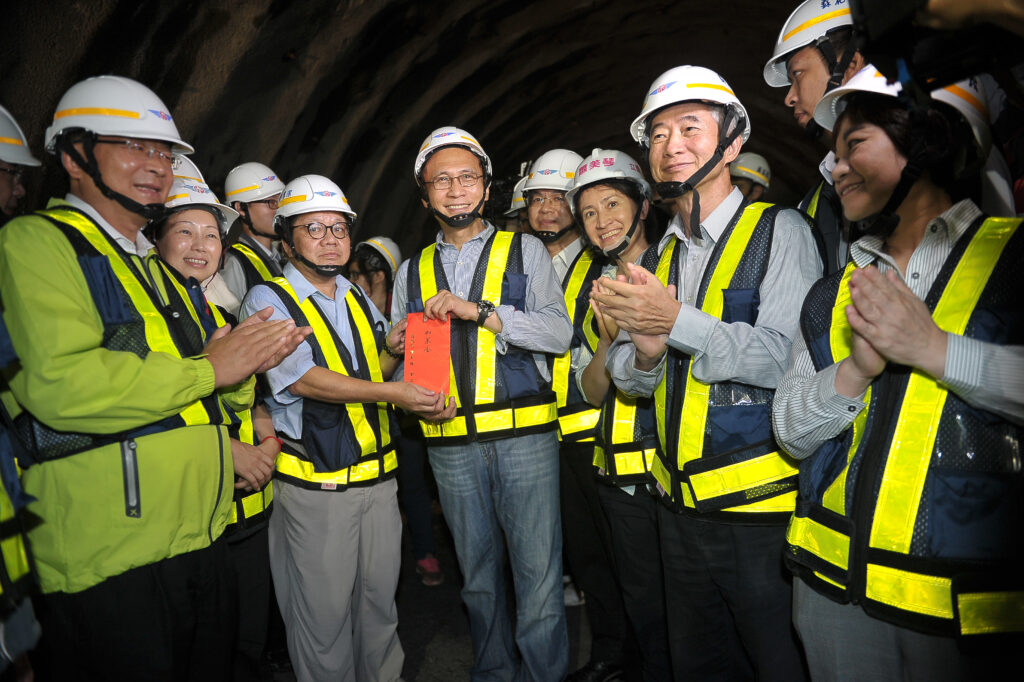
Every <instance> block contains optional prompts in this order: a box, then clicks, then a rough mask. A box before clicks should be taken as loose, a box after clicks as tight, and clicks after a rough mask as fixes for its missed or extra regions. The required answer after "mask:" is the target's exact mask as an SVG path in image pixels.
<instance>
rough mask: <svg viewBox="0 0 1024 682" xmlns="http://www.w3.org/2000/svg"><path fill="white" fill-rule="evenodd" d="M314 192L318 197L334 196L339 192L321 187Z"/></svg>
mask: <svg viewBox="0 0 1024 682" xmlns="http://www.w3.org/2000/svg"><path fill="white" fill-rule="evenodd" d="M313 194H315V195H317V196H318V197H333V196H336V195H337V194H338V193H337V192H332V191H330V190H329V189H321V190H317V191H316V192H313Z"/></svg>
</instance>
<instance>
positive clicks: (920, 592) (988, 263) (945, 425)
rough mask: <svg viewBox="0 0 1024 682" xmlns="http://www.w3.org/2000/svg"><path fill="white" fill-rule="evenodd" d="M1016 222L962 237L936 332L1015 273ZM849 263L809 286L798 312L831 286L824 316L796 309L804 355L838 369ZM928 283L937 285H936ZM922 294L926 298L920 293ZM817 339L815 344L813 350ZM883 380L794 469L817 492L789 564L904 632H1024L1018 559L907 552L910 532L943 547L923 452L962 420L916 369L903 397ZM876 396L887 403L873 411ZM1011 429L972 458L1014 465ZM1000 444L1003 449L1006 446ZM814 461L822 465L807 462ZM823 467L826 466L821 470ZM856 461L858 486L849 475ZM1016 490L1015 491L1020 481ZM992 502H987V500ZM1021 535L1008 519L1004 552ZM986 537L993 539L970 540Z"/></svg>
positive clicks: (797, 525)
mask: <svg viewBox="0 0 1024 682" xmlns="http://www.w3.org/2000/svg"><path fill="white" fill-rule="evenodd" d="M1020 223H1021V220H1020V219H1019V218H990V219H988V220H987V221H985V222H984V223H983V224H982V225H981V226H980V227H979V228H978V230H977V231H976V232H975V233H974V235H973V236H971V237H967V236H965V237H963V238H962V239H961V243H965V242H966V248H965V249H964V250H963V252H962V255H961V256H960V258H959V261H958V262H955V269H954V270H953V271H952V274H951V275H950V276H949V279H948V281H947V282H946V284H945V286H944V288H943V289H942V290H941V296H940V297H939V298H938V300H937V301H936V302H935V304H934V310H933V312H932V319H933V320H934V321H935V323H936V324H937V325H938V326H939V327H940V328H941V329H943V330H944V331H947V332H950V333H953V334H958V335H963V334H964V332H965V330H966V329H967V327H968V323H969V322H970V321H971V318H972V316H973V315H974V314H975V312H976V309H977V308H978V305H979V300H981V299H982V294H983V292H984V291H985V289H986V286H987V285H989V284H990V278H991V277H992V276H993V272H994V271H995V270H996V266H997V265H1001V266H1002V267H1003V268H1004V270H1005V274H1004V277H1006V278H1007V279H1011V278H1013V277H1015V275H1013V274H1009V273H1010V270H1012V269H1013V267H1014V266H1013V264H1014V263H1017V262H1019V258H1020V254H1021V251H1022V249H1021V248H1020V246H1019V244H1020V242H1019V241H1018V247H1017V248H1016V249H1015V251H1014V252H1013V253H1011V254H1009V255H1008V256H1006V257H1005V258H1003V259H1002V260H1001V257H1002V256H1003V255H1004V251H1005V250H1006V248H1007V245H1008V244H1009V243H1010V241H1011V239H1012V238H1013V236H1014V234H1015V233H1016V230H1017V228H1018V226H1019V225H1020ZM958 246H959V245H958ZM956 253H957V252H956V250H954V256H951V258H950V259H949V260H947V267H948V264H949V263H951V262H954V261H953V258H954V257H955V254H956ZM856 268H857V266H856V264H855V263H853V262H851V263H849V264H848V265H847V266H846V269H845V271H844V272H843V273H842V274H841V276H840V275H839V274H838V273H837V275H835V276H833V277H830V278H828V279H825V280H821V281H819V283H818V284H817V285H816V286H815V288H814V289H812V292H811V293H810V294H809V295H808V305H811V302H812V301H814V302H815V303H823V304H824V305H829V301H828V300H827V299H824V298H818V296H817V294H818V292H822V294H823V295H828V291H829V289H828V287H832V288H833V289H832V290H834V291H835V293H834V296H833V297H831V306H832V309H831V315H825V316H821V317H820V318H819V317H817V316H816V315H815V314H814V310H811V309H808V308H806V307H805V310H804V314H803V317H804V318H805V319H804V320H802V323H803V325H804V328H805V330H806V331H807V333H809V334H812V338H811V339H808V343H809V345H808V348H809V349H810V351H811V353H812V358H813V359H814V361H815V366H816V367H818V366H819V365H824V366H828V364H832V363H833V362H840V361H842V360H843V359H844V358H846V357H848V356H849V355H850V349H851V331H850V327H849V322H848V320H847V318H846V312H845V309H846V307H847V306H848V305H849V304H850V291H849V280H850V276H851V275H852V274H853V272H854V271H855V270H856ZM944 270H945V267H944ZM1007 274H1008V275H1009V276H1008V277H1007ZM940 276H941V275H940ZM837 278H838V286H837V283H836V281H837ZM937 284H938V285H940V286H941V282H939V281H937ZM935 290H936V289H935V287H933V292H934V291H935ZM932 296H933V294H931V293H930V294H929V297H928V298H929V299H932ZM817 309H819V310H820V308H817ZM1018 309H1019V306H1018ZM819 319H820V322H818V323H817V324H818V325H820V324H821V323H825V324H828V323H829V320H830V321H831V322H830V326H829V328H828V329H827V330H824V332H825V333H824V334H819V333H817V332H819V331H822V330H821V329H816V328H815V326H814V325H815V322H814V321H815V320H819ZM812 330H814V331H812ZM818 339H820V340H821V341H822V345H819V344H818V343H815V341H816V340H818ZM826 347H827V350H826ZM816 353H817V354H818V355H817V357H816V356H815V354H816ZM830 361H831V362H830ZM826 363H827V364H826ZM890 380H893V381H894V380H896V376H895V375H894V374H893V373H892V371H891V370H889V369H887V370H886V371H885V372H883V374H882V375H881V376H880V377H878V378H876V380H875V381H874V382H873V383H872V386H871V387H869V388H868V391H867V394H866V395H865V403H866V407H865V409H864V410H862V411H861V413H860V414H858V415H857V417H856V419H855V420H854V421H853V424H852V425H851V428H850V429H848V431H847V432H846V433H844V434H842V435H841V436H839V437H837V438H836V439H833V440H831V441H827V442H826V443H825V444H823V446H822V447H821V448H819V450H818V451H817V452H816V453H815V454H814V455H812V456H811V457H810V458H808V459H807V460H805V463H804V464H803V465H802V466H801V489H802V490H804V489H806V490H808V491H822V492H821V493H820V496H819V495H818V493H814V495H815V497H814V499H805V498H804V497H802V499H801V501H800V505H799V506H798V511H797V513H796V514H795V515H794V516H793V518H792V520H791V521H790V524H789V527H788V529H787V532H786V541H787V544H788V547H787V551H786V558H787V563H788V564H789V565H790V567H791V568H792V569H793V570H794V571H795V572H797V574H798V575H799V576H800V577H801V578H802V579H803V580H804V581H805V582H807V583H808V584H809V585H811V586H812V587H814V588H815V589H817V590H818V591H820V592H822V593H823V594H826V595H828V596H830V597H832V598H833V599H836V600H838V601H841V602H846V601H850V600H856V601H858V602H859V603H861V604H862V606H863V608H864V609H865V611H867V612H869V613H871V614H872V615H874V616H876V617H878V618H881V619H883V620H887V621H890V622H895V623H897V624H900V625H904V626H906V627H911V628H914V629H919V630H923V631H928V632H935V633H939V634H945V635H958V634H959V635H972V634H985V633H995V632H1024V579H1022V578H1021V576H1022V575H1024V573H1022V571H1021V566H1020V564H1019V559H1017V560H1007V559H997V558H993V559H992V560H989V561H986V560H985V559H984V557H981V556H975V557H964V558H963V559H956V558H944V557H942V556H928V553H927V552H923V551H921V550H920V549H917V550H914V549H913V548H912V545H914V546H918V547H919V544H920V542H921V539H920V538H915V534H922V533H923V534H924V535H925V537H926V539H928V538H932V537H935V538H937V541H936V542H938V543H939V544H941V541H943V540H946V538H943V537H942V536H941V533H942V531H941V530H937V529H936V528H935V527H934V526H935V524H934V523H928V524H926V527H925V528H923V529H922V528H921V527H920V523H919V517H920V516H921V515H922V514H924V513H925V511H924V509H925V505H926V504H928V501H927V497H928V496H927V495H926V493H925V491H926V490H927V489H928V483H929V478H930V477H934V476H935V475H936V468H935V467H936V464H933V455H934V453H936V451H937V450H938V448H939V446H938V444H937V437H941V435H942V434H943V432H944V431H946V430H952V431H953V432H955V433H956V434H957V438H965V437H967V434H969V429H970V424H969V420H968V419H966V418H965V417H964V416H963V415H962V414H959V413H958V412H957V411H956V409H955V408H956V403H953V404H952V405H953V408H954V410H953V411H952V412H951V413H948V414H947V412H946V407H947V401H949V400H951V398H952V396H951V394H950V392H949V390H948V389H947V388H945V387H944V386H943V385H942V384H941V383H940V382H939V381H938V380H936V379H934V378H932V377H930V376H928V375H927V374H926V373H924V372H922V371H920V370H916V369H915V370H913V371H912V372H910V374H909V378H904V377H903V376H902V373H900V376H899V380H900V381H902V382H905V389H903V390H902V395H900V393H899V387H898V386H894V385H892V384H889V383H887V382H889V381H890ZM880 392H881V393H880ZM885 396H891V397H892V398H894V399H897V400H895V401H894V400H892V399H890V398H887V397H885ZM880 400H886V402H885V403H884V404H880V403H879V401H880ZM968 409H971V408H968ZM984 428H986V429H988V430H990V431H991V430H992V429H994V428H995V426H992V425H990V424H988V423H986V424H985V427H984ZM1015 433H1016V435H1013V434H1012V433H1011V432H1007V433H1004V434H1003V435H1002V436H999V435H998V434H997V435H996V436H994V437H995V438H996V440H998V441H1001V443H994V444H990V447H988V448H985V447H984V446H983V447H982V448H979V449H987V450H988V453H981V452H979V453H978V457H977V459H979V460H981V459H983V458H984V457H988V458H990V459H991V458H993V457H995V456H996V450H997V448H1000V447H1002V448H1004V449H1005V448H1009V449H1010V450H1011V451H1012V452H1013V456H1016V457H1017V458H1018V466H1019V457H1020V455H1019V443H1020V435H1021V429H1019V428H1016V429H1015ZM1006 439H1011V440H1012V441H1013V442H1012V443H1010V444H1006ZM954 442H958V441H954ZM964 442H966V443H971V442H972V441H970V440H965V441H964ZM935 456H937V457H938V458H939V461H938V466H941V465H942V463H943V461H945V460H949V459H951V458H952V457H953V456H954V455H953V453H951V452H946V453H943V454H941V455H935ZM819 458H827V459H822V461H820V462H818V461H816V460H818V459H819ZM968 459H976V458H975V457H973V456H968ZM827 463H832V465H831V466H825V464H827ZM854 464H856V466H857V471H858V474H857V476H856V479H854V477H851V476H850V471H851V465H854ZM991 466H992V465H991V464H982V463H980V462H979V464H978V469H979V471H982V472H986V471H988V472H991V471H998V469H987V468H988V467H991ZM957 473H958V474H959V473H960V471H959V470H957ZM1003 476H1004V478H1005V477H1010V478H1013V477H1017V478H1019V476H1020V474H1019V468H1018V473H1016V474H1003ZM965 480H966V479H965ZM995 480H996V479H993V482H994V481H995ZM876 481H877V483H876ZM991 485H992V483H990V484H989V486H990V487H989V490H991V489H992V488H991ZM1016 489H1017V491H1018V492H1017V493H1016V494H1018V495H1019V494H1020V492H1019V491H1020V486H1017V488H1016ZM932 494H933V495H934V494H935V493H934V492H933V493H932ZM958 494H959V495H967V496H970V497H972V498H974V499H977V500H981V501H982V503H984V500H985V496H986V495H989V496H991V495H993V493H991V492H988V491H987V490H986V488H985V487H984V486H979V487H977V488H972V489H971V491H970V492H966V493H958ZM996 495H998V493H996ZM990 502H991V504H996V503H997V500H991V501H990ZM986 504H987V503H986ZM966 514H967V510H965V509H960V510H958V511H956V512H955V515H956V516H957V519H956V521H954V523H955V524H956V525H957V526H958V530H959V533H960V534H962V535H964V536H968V537H970V536H972V535H973V534H975V533H978V531H979V528H978V527H977V526H972V525H971V523H970V521H969V520H968V517H967V516H966ZM926 518H927V517H926ZM1021 532H1024V523H1021V522H1020V519H1019V518H1018V519H1017V526H1016V528H1006V529H1004V532H1003V534H1004V536H1005V538H1004V540H1005V544H1006V546H1007V547H1010V546H1011V545H1012V543H1016V546H1018V547H1019V546H1020V544H1021V542H1022V540H1021ZM986 541H987V542H992V540H991V539H988V540H982V541H979V542H986ZM997 544H1002V543H997ZM1018 556H1019V554H1018Z"/></svg>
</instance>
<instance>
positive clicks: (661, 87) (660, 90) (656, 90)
mask: <svg viewBox="0 0 1024 682" xmlns="http://www.w3.org/2000/svg"><path fill="white" fill-rule="evenodd" d="M678 82H679V81H672V82H671V83H664V84H662V85H659V86H658V87H656V88H654V89H653V90H651V91H650V92H649V93H647V96H648V97H650V96H652V95H658V94H661V93H663V92H665V91H666V90H668V89H669V88H671V87H672V86H673V85H675V84H676V83H678Z"/></svg>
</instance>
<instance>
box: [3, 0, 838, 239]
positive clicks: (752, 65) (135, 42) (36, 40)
mask: <svg viewBox="0 0 1024 682" xmlns="http://www.w3.org/2000/svg"><path fill="white" fill-rule="evenodd" d="M5 4H7V5H8V7H7V11H6V12H5V15H6V17H5V22H4V24H3V26H2V27H0V36H2V43H0V44H2V45H3V49H2V52H0V54H2V56H0V103H3V104H4V105H5V106H6V107H7V108H8V109H9V110H11V111H12V112H13V113H14V115H15V116H16V117H17V118H18V120H19V122H20V123H21V125H22V127H23V128H24V129H25V132H26V134H27V135H28V137H29V140H30V141H31V143H32V146H33V149H34V151H35V152H36V154H37V155H39V154H42V149H41V148H42V135H43V131H44V130H45V128H46V126H47V125H48V123H49V119H50V117H51V116H52V112H53V110H54V108H55V107H56V104H57V101H58V99H59V98H60V96H61V94H63V92H64V91H65V90H66V89H67V88H68V87H70V86H71V85H72V84H73V83H75V82H77V81H78V80H81V79H82V78H85V77H87V76H91V75H98V74H103V73H114V74H119V75H125V76H130V77H132V78H136V79H138V80H140V81H142V82H143V83H146V84H147V85H149V86H150V87H151V88H152V89H153V90H155V91H156V92H157V93H158V94H159V95H160V96H161V98H162V99H163V100H164V102H165V103H166V104H167V105H168V106H169V107H170V109H171V111H172V112H173V113H174V116H175V118H176V122H177V125H178V128H179V130H180V131H181V133H182V135H183V136H184V139H186V140H189V141H190V142H191V143H192V144H193V145H194V146H195V147H196V154H195V155H194V156H193V159H194V160H195V161H196V163H197V164H198V165H199V167H200V168H201V169H202V170H203V172H204V174H205V175H206V177H207V179H208V180H209V181H210V183H211V184H212V185H213V186H214V188H215V189H220V187H221V186H222V183H223V178H224V176H225V174H226V173H227V171H228V170H230V169H231V168H232V167H233V166H234V165H236V164H238V163H240V162H242V161H253V160H257V161H262V162H264V163H267V164H268V165H270V166H271V167H273V168H274V169H275V170H277V172H278V173H279V174H280V175H282V176H284V177H285V178H290V177H293V176H295V175H298V174H302V173H321V174H324V175H328V176H330V177H332V178H333V179H334V180H335V181H337V182H338V184H339V185H341V187H342V188H343V189H344V190H345V192H346V194H348V196H349V198H350V200H351V201H352V204H353V206H354V207H355V208H356V210H357V211H358V212H359V213H360V214H361V222H362V227H361V228H360V234H361V236H363V237H365V236H368V235H370V234H385V235H389V236H392V237H394V238H395V239H396V241H398V243H399V245H400V246H401V247H402V249H403V250H404V251H405V252H406V253H408V252H409V249H412V248H413V247H414V246H417V245H418V244H419V243H421V241H422V240H423V239H424V237H425V235H427V234H433V229H434V228H433V226H432V224H431V223H430V221H429V219H428V217H427V214H426V212H425V211H424V210H423V209H422V208H421V207H420V205H419V201H418V199H417V195H416V188H415V185H414V183H413V181H412V171H411V169H412V162H413V158H414V157H415V154H416V151H417V149H418V146H419V144H420V142H421V141H422V140H423V138H424V137H425V136H426V135H427V133H429V132H430V131H431V130H432V129H433V128H435V127H438V126H441V125H446V124H455V125H459V126H462V127H464V128H466V129H468V130H470V131H471V132H473V133H474V134H475V135H476V136H477V137H478V138H479V139H480V140H481V141H482V143H483V144H484V147H485V148H486V149H487V150H488V153H489V154H490V155H491V157H492V159H493V160H494V163H495V167H496V168H495V170H496V175H497V178H498V183H497V184H496V186H495V189H494V190H493V191H492V203H495V204H497V202H500V203H501V204H503V205H502V206H500V208H504V207H505V206H507V194H506V193H505V192H507V191H508V188H509V187H510V185H511V182H514V179H515V176H516V175H517V173H518V170H519V164H520V162H521V161H525V160H527V159H531V158H536V156H537V155H538V154H540V153H541V152H543V151H545V150H547V149H550V148H552V147H567V148H571V149H575V150H576V151H578V152H580V153H581V154H583V155H586V154H587V153H589V151H590V149H591V148H592V147H598V146H599V147H612V148H620V149H624V150H626V151H628V152H629V153H631V154H637V153H638V150H637V148H636V145H635V143H634V142H633V141H632V139H631V138H630V137H629V135H628V125H629V123H630V122H631V121H632V119H633V118H634V117H635V116H636V115H637V113H639V108H640V105H641V103H642V101H643V97H644V95H645V93H646V89H647V86H648V84H649V83H650V82H651V81H652V80H653V79H654V78H655V77H656V76H657V75H658V74H659V73H661V72H662V71H664V70H666V69H668V68H671V67H673V66H677V65H679V64H699V65H702V66H707V67H710V68H712V69H715V70H717V71H718V72H719V73H721V74H722V75H723V76H724V77H725V78H726V80H728V81H729V83H730V84H731V85H732V86H733V88H734V89H735V90H736V92H737V94H738V95H739V97H740V99H741V100H742V101H743V103H744V105H745V106H746V107H747V109H748V111H749V112H750V115H751V120H752V125H753V136H752V137H751V140H750V141H749V142H748V143H747V145H746V146H745V149H747V150H749V151H756V152H759V153H761V154H764V155H765V156H766V157H767V158H768V159H769V161H770V163H771V166H772V173H773V180H772V193H771V195H770V198H771V199H773V200H775V201H790V202H792V201H795V200H796V199H798V198H799V195H800V194H801V193H802V191H803V190H804V189H805V188H806V187H808V186H810V184H811V182H813V180H814V177H815V173H816V167H817V161H818V159H819V158H820V156H821V154H822V153H823V150H821V149H818V148H815V147H814V146H813V145H812V144H810V143H809V142H808V141H807V140H805V139H804V138H803V136H802V135H801V134H800V133H799V131H798V129H797V128H796V125H795V124H794V123H793V121H792V118H791V117H790V114H789V110H788V109H786V108H785V107H784V106H783V105H782V96H783V92H782V91H781V90H775V89H772V88H769V87H768V86H766V85H765V83H764V81H763V80H762V77H761V69H762V67H763V65H764V62H765V60H766V59H767V58H768V56H769V55H770V53H771V48H772V45H773V44H774V40H775V37H776V35H777V33H778V30H779V28H780V27H781V25H782V22H783V21H784V20H785V18H786V16H788V14H789V12H790V11H791V10H792V8H793V7H794V6H795V5H796V0H792V1H789V0H779V1H778V2H763V1H760V0H731V1H727V2H714V1H710V0H702V1H701V2H695V1H693V0H676V1H675V2H665V1H661V0H646V1H645V0H636V1H630V0H593V1H584V0H575V1H573V0H567V1H549V2H529V1H526V0H518V1H510V0H491V1H490V2H480V1H478V0H451V1H449V2H412V1H409V0H395V1H391V2H388V1H384V0H362V1H361V0H352V1H350V2H344V1H341V2H316V1H313V0H252V1H246V2H226V1H224V0H206V1H205V2H197V1H187V2H171V1H165V2H146V1H142V2H140V1H139V0H122V1H117V0H78V1H72V0H47V1H46V2H37V1H35V0H14V1H13V2H9V3H5ZM30 185H31V186H30V198H33V199H35V200H37V201H42V200H43V199H44V198H45V196H47V195H49V194H53V193H59V192H63V191H64V187H63V186H62V181H61V179H60V174H59V172H58V171H57V169H56V167H55V164H47V165H46V168H45V170H44V171H43V172H42V173H39V174H37V176H36V177H32V178H30ZM495 207H496V208H499V207H498V206H497V205H495Z"/></svg>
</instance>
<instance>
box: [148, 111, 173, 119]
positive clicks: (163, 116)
mask: <svg viewBox="0 0 1024 682" xmlns="http://www.w3.org/2000/svg"><path fill="white" fill-rule="evenodd" d="M149 113H151V114H153V115H154V116H156V117H157V118H159V119H160V120H161V121H170V120H171V115H170V114H168V113H167V112H166V111H158V110H157V109H150V110H149Z"/></svg>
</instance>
